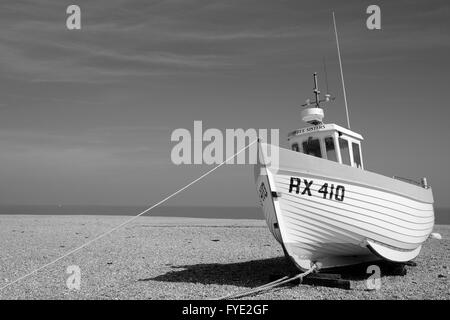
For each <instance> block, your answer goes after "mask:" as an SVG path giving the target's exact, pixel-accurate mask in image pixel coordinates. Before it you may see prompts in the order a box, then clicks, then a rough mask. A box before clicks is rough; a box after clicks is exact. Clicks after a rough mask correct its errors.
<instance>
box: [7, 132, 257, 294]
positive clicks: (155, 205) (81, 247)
mask: <svg viewBox="0 0 450 320" xmlns="http://www.w3.org/2000/svg"><path fill="white" fill-rule="evenodd" d="M256 142H258V139H256V140H254V141H252V142H250V143H249V144H248V145H246V146H245V147H243V148H242V149H241V150H239V151H238V152H236V153H235V154H233V155H232V156H231V157H229V158H228V159H226V160H224V161H223V162H221V163H219V164H218V165H216V166H215V167H214V168H212V169H210V170H208V171H207V172H205V173H204V174H202V175H201V176H200V177H198V178H197V179H195V180H193V181H191V182H189V183H188V184H187V185H185V186H184V187H182V188H180V189H178V190H177V191H175V192H174V193H172V194H171V195H169V196H167V197H165V198H164V199H162V200H161V201H159V202H158V203H156V204H154V205H153V206H151V207H149V208H148V209H146V210H144V211H142V212H141V213H139V214H138V215H136V216H133V217H131V218H130V219H127V220H125V221H124V222H122V223H121V224H119V225H117V226H115V227H114V228H112V229H110V230H108V231H105V232H103V233H101V234H100V235H98V236H96V237H95V238H93V239H91V240H89V241H87V242H85V243H84V244H82V245H81V246H79V247H77V248H75V249H72V250H70V251H69V252H67V253H65V254H64V255H62V256H61V257H59V258H57V259H55V260H53V261H50V262H49V263H46V264H44V265H43V266H40V267H39V268H37V269H35V270H33V271H31V272H29V273H27V274H25V275H23V276H21V277H19V278H17V279H15V280H14V281H12V282H10V283H8V284H6V285H4V286H1V287H0V291H2V290H3V289H6V288H8V287H10V286H12V285H13V284H15V283H17V282H19V281H21V280H23V279H25V278H28V277H30V276H32V275H33V274H35V273H37V272H39V271H41V270H43V269H45V268H47V267H49V266H51V265H53V264H55V263H57V262H58V261H60V260H62V259H64V258H66V257H68V256H70V255H72V254H74V253H76V252H78V251H80V250H81V249H83V248H85V247H87V246H88V245H90V244H91V243H93V242H95V241H98V240H100V239H102V238H104V237H105V236H107V235H109V234H110V233H113V232H114V231H116V230H118V229H120V228H122V227H123V226H125V225H127V224H129V223H130V222H132V221H134V220H136V219H137V218H139V217H140V216H142V215H144V214H146V213H147V212H149V211H150V210H153V209H154V208H156V207H157V206H159V205H161V204H163V203H164V202H166V201H167V200H169V199H171V198H173V197H174V196H176V195H177V194H179V193H180V192H182V191H184V190H186V189H187V188H189V187H190V186H192V185H193V184H194V183H196V182H198V181H200V180H202V179H203V178H205V177H206V176H208V175H209V174H210V173H212V172H214V171H216V170H217V169H219V168H220V167H222V166H223V165H224V164H225V163H227V162H229V161H230V160H232V159H234V158H235V157H236V156H238V155H239V154H240V153H242V152H244V151H245V150H247V149H248V148H250V147H251V146H252V145H254V144H255V143H256Z"/></svg>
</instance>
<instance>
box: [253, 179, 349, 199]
mask: <svg viewBox="0 0 450 320" xmlns="http://www.w3.org/2000/svg"><path fill="white" fill-rule="evenodd" d="M313 184H314V181H313V180H307V179H301V178H295V177H291V182H290V183H289V193H293V192H295V193H296V194H299V193H301V194H302V195H308V196H312V191H311V186H312V185H313ZM313 191H314V190H313ZM317 192H318V193H321V194H322V198H323V199H330V200H333V199H334V200H336V201H341V202H342V201H344V197H345V187H344V186H342V185H336V186H335V185H334V184H333V183H327V182H326V183H324V184H323V185H322V186H321V187H320V188H319V189H318V190H317ZM260 193H261V189H260Z"/></svg>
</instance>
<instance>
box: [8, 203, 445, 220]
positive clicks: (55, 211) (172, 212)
mask: <svg viewBox="0 0 450 320" xmlns="http://www.w3.org/2000/svg"><path fill="white" fill-rule="evenodd" d="M145 209H147V207H140V206H128V207H126V206H19V205H8V206H7V205H0V214H35V215H124V216H133V215H137V214H139V213H141V212H142V211H144V210H145ZM435 214H436V224H450V208H445V209H444V208H438V209H435ZM145 215H147V216H150V215H151V216H160V217H192V218H210V219H257V220H262V219H264V217H263V213H262V211H261V209H260V208H258V207H159V208H155V209H153V210H152V211H150V212H148V213H147V214H145Z"/></svg>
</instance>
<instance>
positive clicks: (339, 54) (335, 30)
mask: <svg viewBox="0 0 450 320" xmlns="http://www.w3.org/2000/svg"><path fill="white" fill-rule="evenodd" d="M333 25H334V34H335V36H336V46H337V51H338V57H339V68H340V69H341V81H342V91H344V104H345V113H346V115H347V126H348V128H349V129H350V130H351V128H350V119H349V116H348V106H347V93H346V92H345V82H344V72H343V71H342V60H341V50H340V49H339V38H338V33H337V28H336V18H335V16H334V11H333Z"/></svg>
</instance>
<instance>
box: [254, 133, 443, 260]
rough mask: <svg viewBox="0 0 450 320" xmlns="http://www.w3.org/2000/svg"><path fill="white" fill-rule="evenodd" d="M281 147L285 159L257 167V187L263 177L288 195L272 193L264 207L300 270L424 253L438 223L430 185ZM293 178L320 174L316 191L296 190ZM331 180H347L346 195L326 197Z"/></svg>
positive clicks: (338, 182) (335, 182) (315, 180)
mask: <svg viewBox="0 0 450 320" xmlns="http://www.w3.org/2000/svg"><path fill="white" fill-rule="evenodd" d="M350 142H351V141H350ZM349 147H350V150H352V147H351V144H350V146H349ZM264 149H265V148H262V149H260V152H263V153H264V151H263V150H264ZM278 151H279V163H278V166H277V167H271V166H267V168H265V170H266V171H265V173H266V174H267V175H266V176H263V177H261V176H260V175H258V174H257V175H256V179H257V187H258V188H259V185H260V183H263V182H264V183H265V184H267V187H268V188H270V190H268V193H269V194H270V193H271V191H276V192H278V193H279V194H280V195H281V196H280V197H278V198H276V199H274V198H272V196H271V195H270V197H267V199H265V201H264V202H263V203H262V205H263V212H264V214H265V217H266V220H267V223H268V225H269V229H270V230H271V232H272V234H274V236H275V238H276V239H277V240H278V241H279V242H280V243H282V245H283V246H284V247H285V248H286V251H287V252H288V254H289V255H290V256H291V258H293V260H294V261H295V262H296V264H297V266H298V267H299V268H300V269H307V267H308V266H310V265H311V264H312V263H315V262H318V263H320V264H321V265H322V268H330V267H336V266H341V265H346V264H353V263H358V262H362V261H370V260H377V259H380V257H383V258H384V259H387V260H390V261H397V262H404V261H407V260H405V259H408V260H411V259H413V258H414V257H416V256H417V255H418V254H419V252H420V248H421V245H422V243H423V242H424V241H425V240H426V239H427V238H428V236H429V235H430V233H431V231H432V229H433V226H434V210H433V196H432V191H431V189H424V188H422V187H420V186H417V185H413V184H410V183H406V182H403V181H399V180H396V179H392V178H389V177H386V176H382V175H379V174H375V173H372V172H369V171H365V170H361V169H359V168H356V167H350V166H346V165H342V164H339V163H336V162H333V161H329V160H326V159H320V158H316V157H312V156H308V155H305V154H302V153H299V152H292V151H290V150H287V149H283V148H278ZM324 151H325V150H324ZM272 152H273V150H272ZM352 161H353V159H352ZM259 171H260V170H259ZM257 172H258V170H256V171H255V173H257ZM259 173H260V172H259ZM291 178H298V179H301V180H302V181H303V180H304V179H306V180H307V181H309V182H311V181H313V182H312V183H311V185H310V188H309V191H310V192H311V195H308V193H305V194H303V195H302V194H301V192H299V194H297V193H296V192H295V190H294V191H293V192H289V185H290V180H291ZM325 183H328V184H329V185H331V184H333V185H334V186H337V185H342V186H344V187H345V197H344V199H343V201H337V200H336V199H335V198H332V199H329V197H328V195H327V196H326V197H325V198H324V197H323V194H321V193H319V192H318V191H319V190H320V188H321V187H322V186H323V185H324V184H325ZM300 190H301V188H300ZM274 221H277V223H278V226H279V229H278V230H274V228H273V224H274ZM372 243H373V245H372ZM369 246H370V247H369Z"/></svg>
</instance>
